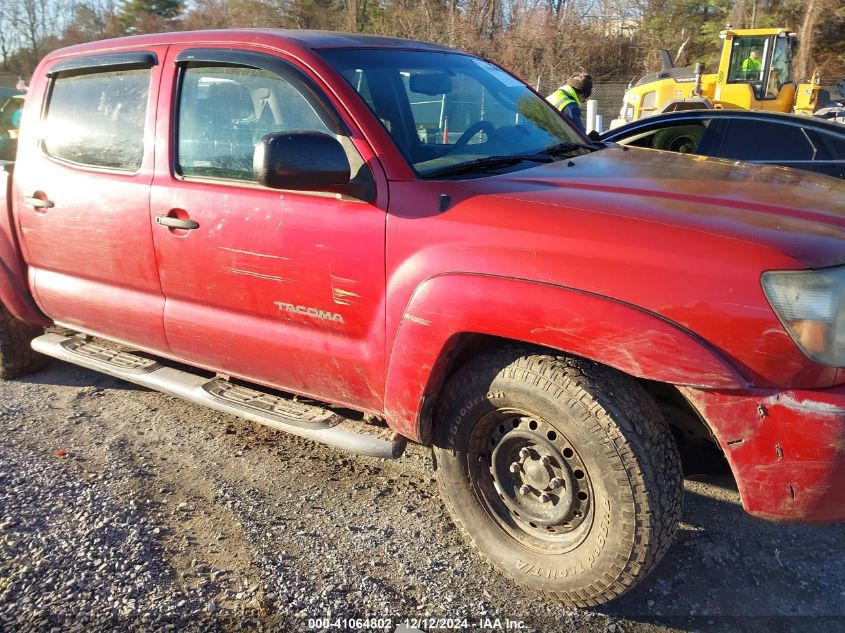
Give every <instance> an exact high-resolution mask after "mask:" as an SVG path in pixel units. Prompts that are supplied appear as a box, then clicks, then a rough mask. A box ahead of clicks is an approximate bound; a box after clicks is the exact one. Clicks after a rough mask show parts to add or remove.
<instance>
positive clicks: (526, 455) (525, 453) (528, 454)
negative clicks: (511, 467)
mask: <svg viewBox="0 0 845 633" xmlns="http://www.w3.org/2000/svg"><path fill="white" fill-rule="evenodd" d="M519 456H520V457H521V458H522V459H528V458H529V457H531V451H530V450H529V449H528V448H526V447H524V446H523V447H522V448H520V449H519Z"/></svg>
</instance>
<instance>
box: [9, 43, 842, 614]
mask: <svg viewBox="0 0 845 633" xmlns="http://www.w3.org/2000/svg"><path fill="white" fill-rule="evenodd" d="M3 176H4V180H5V182H4V183H3V184H2V185H0V186H3V187H4V188H5V192H4V196H3V198H0V200H3V204H4V206H3V207H0V258H2V267H0V299H2V317H3V318H2V319H1V320H0V372H1V375H2V377H4V378H10V377H13V376H15V375H19V374H23V373H25V372H27V371H31V370H34V369H36V368H37V367H38V366H39V363H40V361H41V360H42V359H43V356H41V355H48V356H53V357H57V358H60V359H63V360H66V361H70V362H73V363H77V364H79V365H83V366H86V367H89V368H93V369H98V370H100V371H103V372H106V373H108V374H111V375H113V376H118V377H120V378H123V379H126V380H129V381H132V382H135V383H138V384H141V385H145V386H148V387H152V388H155V389H160V390H162V391H165V392H168V393H171V394H176V395H179V396H183V397H185V398H188V399H190V400H192V401H195V402H200V403H203V404H205V405H208V406H211V407H214V408H216V409H219V410H221V411H227V412H230V413H234V414H236V415H240V416H243V417H245V418H248V419H251V420H255V421H257V422H261V423H264V424H269V425H271V426H274V427H276V428H280V429H284V430H287V431H290V432H293V433H297V434H299V435H302V436H305V437H309V438H312V439H315V440H319V441H322V442H325V443H328V444H331V445H333V446H336V447H339V448H345V449H349V450H353V451H357V452H360V453H364V454H367V455H374V456H380V457H388V458H389V457H398V456H399V455H400V454H401V453H402V451H403V449H404V446H405V442H406V441H407V440H411V441H415V442H420V443H423V444H430V445H432V446H433V451H434V457H435V463H436V468H437V475H438V478H439V482H440V488H441V490H442V493H443V497H444V500H445V503H446V506H447V507H448V509H449V511H450V512H451V514H452V516H453V518H454V519H455V521H456V523H457V524H458V525H459V526H460V527H461V528H462V529H463V530H464V532H465V533H466V535H467V537H468V538H469V539H470V540H471V541H472V542H473V544H474V545H475V546H476V547H477V548H478V550H480V552H481V553H482V554H483V555H484V556H485V557H486V558H487V560H488V561H489V562H490V563H492V564H493V565H494V566H495V567H496V568H497V569H498V570H500V571H501V572H502V573H504V574H506V575H507V576H509V577H511V578H512V579H514V580H515V581H517V582H518V583H521V584H523V585H526V586H528V587H531V588H533V589H535V590H538V591H540V592H543V593H545V594H546V595H547V596H549V597H553V598H556V599H559V600H561V601H563V602H565V603H567V604H571V605H578V606H589V605H596V604H599V603H602V602H606V601H608V600H611V599H613V598H614V597H616V596H619V595H621V594H622V593H624V592H625V591H626V590H628V589H629V588H631V587H632V586H634V585H635V584H636V583H637V582H638V581H639V580H640V579H641V578H643V577H644V576H645V575H646V574H647V573H648V572H649V571H650V570H652V569H653V568H654V566H655V564H656V563H657V562H658V561H659V559H660V558H661V556H662V555H663V553H664V552H665V551H666V549H667V548H668V547H669V544H670V542H671V539H672V536H673V533H674V531H675V526H676V524H677V521H678V519H679V516H680V512H681V492H682V475H681V461H680V457H679V450H678V449H679V447H680V449H681V452H683V451H688V452H689V451H693V452H694V451H696V450H699V449H700V447H701V446H702V442H712V443H713V444H714V445H716V446H718V447H719V449H720V450H721V451H722V452H723V453H724V455H725V457H726V458H727V461H728V463H729V464H730V467H731V469H732V471H733V474H734V476H735V478H736V481H737V484H738V486H739V490H740V493H741V496H742V503H743V505H744V507H745V509H746V510H747V511H748V512H750V513H752V514H754V515H756V516H760V517H764V518H768V519H772V520H777V521H796V522H830V521H840V520H843V519H845V485H843V475H845V370H843V369H841V368H842V367H845V304H843V301H845V266H843V264H845V206H843V203H845V183H843V182H841V181H839V180H834V179H832V178H827V177H823V176H814V175H811V174H807V173H802V172H797V171H791V170H788V169H784V168H778V167H760V166H751V165H745V164H741V163H728V162H723V161H718V160H713V159H706V158H701V157H689V156H682V155H676V154H669V153H663V152H658V151H652V150H641V149H628V148H624V147H619V146H615V145H596V144H592V143H591V142H590V141H589V139H587V138H586V137H584V136H582V135H581V134H580V133H579V132H577V131H576V130H575V129H573V128H572V127H571V126H570V125H569V124H568V123H567V122H566V121H565V120H564V119H563V118H562V117H561V116H560V115H559V113H558V112H556V111H555V110H554V109H553V108H552V107H551V106H550V105H549V104H548V103H546V102H545V101H544V100H543V99H542V98H541V97H540V96H539V95H537V94H536V93H535V92H533V91H532V90H531V89H530V88H528V87H527V86H525V85H524V84H523V83H522V82H521V81H519V80H518V79H516V78H514V77H513V76H511V75H509V74H508V73H507V72H505V71H504V70H502V69H501V68H499V67H497V66H496V65H494V64H492V63H490V62H488V61H485V60H483V59H479V58H478V57H474V56H472V55H468V54H464V53H461V52H458V51H454V50H451V49H447V48H443V47H439V46H434V45H430V44H424V43H420V42H413V41H406V40H398V39H391V38H380V37H367V36H358V35H343V34H335V33H319V32H306V31H270V30H267V31H258V30H256V31H222V32H194V33H168V34H162V35H151V36H139V37H131V38H127V39H118V40H110V41H106V42H100V43H93V44H86V45H82V46H77V47H73V48H68V49H64V50H60V51H57V52H55V53H52V54H50V55H49V56H48V57H47V58H45V59H44V60H43V62H42V63H41V65H40V66H39V67H38V69H37V71H36V73H35V75H34V77H33V80H32V88H31V90H30V93H29V95H28V96H27V99H26V104H25V106H24V112H23V120H22V124H21V129H20V135H19V147H18V154H17V160H16V162H15V164H14V166H12V165H11V164H7V165H6V168H5V170H4V172H3ZM43 328H50V329H49V330H48V332H47V333H44V332H43ZM30 344H31V346H30ZM33 348H34V350H37V352H38V353H39V354H37V353H35V352H34V351H33ZM320 403H324V404H320ZM432 546H436V544H434V543H432Z"/></svg>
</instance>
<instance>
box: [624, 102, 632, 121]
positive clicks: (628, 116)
mask: <svg viewBox="0 0 845 633" xmlns="http://www.w3.org/2000/svg"><path fill="white" fill-rule="evenodd" d="M622 110H623V114H622V118H623V119H625V120H626V121H632V120H633V119H634V106H632V105H626V106H624V107H623V108H622Z"/></svg>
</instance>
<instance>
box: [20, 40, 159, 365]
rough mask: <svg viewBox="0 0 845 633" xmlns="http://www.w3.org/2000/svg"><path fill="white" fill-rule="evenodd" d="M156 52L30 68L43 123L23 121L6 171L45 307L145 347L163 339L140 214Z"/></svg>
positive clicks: (145, 203)
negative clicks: (12, 167)
mask: <svg viewBox="0 0 845 633" xmlns="http://www.w3.org/2000/svg"><path fill="white" fill-rule="evenodd" d="M165 53H166V47H150V48H147V49H144V50H136V51H132V52H126V53H110V54H107V55H93V56H87V57H80V58H73V59H64V60H60V61H58V62H57V63H56V64H54V65H52V66H51V67H48V77H47V78H46V79H45V78H41V79H36V81H37V82H38V83H37V84H36V89H35V92H36V94H46V95H47V96H46V103H44V104H43V107H42V112H43V114H42V121H41V125H38V122H37V121H31V123H28V124H27V126H25V128H24V130H22V131H23V132H24V134H28V135H29V136H27V137H25V138H22V139H21V146H20V150H21V151H20V153H19V160H18V163H17V166H16V172H15V179H14V182H15V192H16V194H15V201H14V204H15V212H16V217H17V220H18V223H19V228H20V235H21V244H22V250H23V253H24V258H25V260H26V263H27V264H28V266H29V276H30V284H31V285H32V287H33V289H34V296H35V299H36V301H37V302H38V305H39V306H40V308H41V309H42V310H43V311H44V313H45V314H47V315H48V316H50V317H51V318H53V319H54V320H55V321H57V322H58V323H61V324H64V325H67V326H70V327H73V328H75V329H79V330H82V331H85V332H89V333H93V334H99V335H103V336H106V337H108V338H111V339H115V340H118V341H123V342H126V343H130V344H132V345H134V346H137V347H142V348H145V349H149V350H152V351H165V350H167V343H166V341H165V339H164V328H163V324H162V314H163V308H164V297H163V295H162V292H161V285H160V283H159V279H158V272H157V268H156V260H155V253H154V251H153V241H152V234H151V231H150V218H149V197H150V183H151V182H152V173H153V165H154V157H153V146H154V143H153V129H154V121H155V99H154V95H155V94H156V92H157V87H158V82H159V79H160V72H159V71H160V65H159V63H158V62H159V60H161V59H163V58H164V55H165ZM45 82H46V84H47V85H46V87H45V85H44V83H45ZM39 88H40V89H39ZM32 114H34V112H33V113H32ZM27 116H30V114H29V113H28V114H27Z"/></svg>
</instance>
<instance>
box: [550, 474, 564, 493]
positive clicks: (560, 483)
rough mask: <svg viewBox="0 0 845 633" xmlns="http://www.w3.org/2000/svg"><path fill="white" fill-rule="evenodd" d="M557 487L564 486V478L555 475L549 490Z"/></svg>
mask: <svg viewBox="0 0 845 633" xmlns="http://www.w3.org/2000/svg"><path fill="white" fill-rule="evenodd" d="M555 488H563V479H561V478H560V477H555V478H554V479H552V480H551V481H550V482H549V490H554V489H555Z"/></svg>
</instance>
